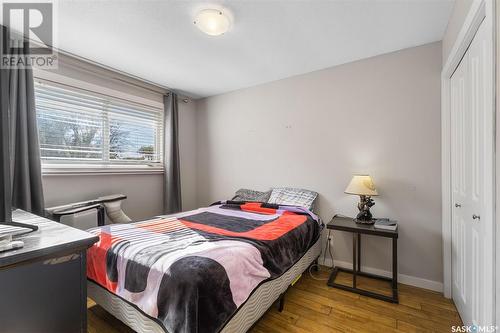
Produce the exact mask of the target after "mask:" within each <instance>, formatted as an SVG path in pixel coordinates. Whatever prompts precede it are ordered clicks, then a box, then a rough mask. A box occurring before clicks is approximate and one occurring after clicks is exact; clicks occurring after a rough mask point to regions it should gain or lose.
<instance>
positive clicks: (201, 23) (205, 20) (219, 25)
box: [194, 9, 231, 36]
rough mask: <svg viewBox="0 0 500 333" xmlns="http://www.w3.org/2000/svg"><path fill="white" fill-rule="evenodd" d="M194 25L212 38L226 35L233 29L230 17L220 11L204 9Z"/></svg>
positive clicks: (197, 16)
mask: <svg viewBox="0 0 500 333" xmlns="http://www.w3.org/2000/svg"><path fill="white" fill-rule="evenodd" d="M194 24H195V25H196V26H197V27H198V29H200V30H201V31H203V32H204V33H206V34H207V35H210V36H219V35H222V34H224V33H225V32H227V31H228V30H229V28H230V27H231V20H230V18H229V16H228V15H227V14H226V13H224V12H223V11H222V10H219V9H203V10H201V11H200V12H199V13H198V15H196V18H195V20H194Z"/></svg>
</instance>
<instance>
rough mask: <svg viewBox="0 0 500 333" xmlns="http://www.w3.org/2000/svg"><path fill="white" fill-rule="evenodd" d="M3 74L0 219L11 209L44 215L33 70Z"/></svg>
mask: <svg viewBox="0 0 500 333" xmlns="http://www.w3.org/2000/svg"><path fill="white" fill-rule="evenodd" d="M19 50H20V52H19V54H23V49H19ZM24 50H25V51H24V54H27V53H28V52H27V50H28V47H27V44H25V47H24ZM0 73H1V74H0V75H1V77H0V82H1V101H0V104H1V111H2V117H1V119H2V126H1V128H2V133H1V140H2V142H1V148H2V160H1V161H0V164H1V166H0V171H1V172H2V174H1V176H2V190H1V197H0V201H1V203H0V205H1V209H2V210H1V211H0V213H1V214H2V215H0V219H1V220H7V221H10V215H11V207H14V208H20V209H23V210H26V211H29V212H32V213H34V214H37V215H44V199H43V189H42V172H41V164H40V146H39V142H38V130H37V121H36V111H35V91H34V81H33V71H32V70H31V69H30V68H22V67H18V68H9V69H2V70H1V71H0Z"/></svg>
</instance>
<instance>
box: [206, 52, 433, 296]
mask: <svg viewBox="0 0 500 333" xmlns="http://www.w3.org/2000/svg"><path fill="white" fill-rule="evenodd" d="M440 71H441V43H433V44H428V45H424V46H420V47H416V48H411V49H406V50H402V51H398V52H394V53H390V54H386V55H382V56H378V57H374V58H370V59H365V60H361V61H357V62H353V63H350V64H346V65H342V66H337V67H333V68H330V69H326V70H321V71H317V72H313V73H309V74H305V75H300V76H296V77H292V78H288V79H284V80H280V81H276V82H272V83H268V84H263V85H260V86H256V87H253V88H248V89H244V90H239V91H236V92H232V93H227V94H223V95H220V96H215V97H210V98H207V99H203V100H200V101H198V103H197V105H198V106H197V126H198V127H197V131H198V133H197V135H198V136H197V149H198V150H197V152H198V154H197V165H198V185H197V188H198V204H199V205H206V204H209V203H211V202H212V201H215V200H219V199H224V198H229V197H231V195H232V193H234V191H235V190H237V189H238V188H241V187H247V188H255V189H261V190H265V189H267V188H269V187H271V186H280V185H286V186H296V187H303V188H308V189H311V190H315V191H317V192H319V193H320V198H319V214H320V216H321V217H322V218H323V219H324V220H325V221H328V220H329V219H330V218H331V217H332V216H333V214H335V213H341V214H346V215H350V216H353V215H354V214H355V213H356V207H355V205H356V202H357V200H358V199H357V198H356V197H353V196H349V195H346V194H344V193H343V190H344V189H345V187H346V185H347V183H348V182H349V180H350V178H351V175H352V173H355V172H365V173H369V174H371V175H372V176H373V178H374V180H375V183H376V185H377V188H378V189H379V192H380V197H378V198H376V205H375V207H374V208H373V213H374V214H375V215H376V216H387V217H391V218H394V219H397V220H399V223H400V242H399V265H400V266H399V272H400V273H401V274H404V275H408V276H410V277H416V278H418V279H424V280H431V281H433V282H431V285H432V286H433V287H436V286H437V285H440V283H441V282H442V266H443V265H442V245H441V187H440V184H441V176H440V169H441V159H440V142H441V141H440V140H441V139H440V135H441V134H440ZM389 244H390V243H389V241H387V240H380V239H374V238H371V237H366V240H365V241H364V243H363V247H364V249H363V264H364V265H367V266H369V267H372V268H375V269H382V270H390V246H389ZM351 250H352V245H351V237H350V235H349V234H341V233H336V235H335V237H334V256H335V259H337V260H342V261H348V262H350V261H351ZM424 280H422V281H424ZM424 282H425V281H424Z"/></svg>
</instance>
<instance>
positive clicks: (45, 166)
mask: <svg viewBox="0 0 500 333" xmlns="http://www.w3.org/2000/svg"><path fill="white" fill-rule="evenodd" d="M34 80H35V81H37V82H41V83H45V84H48V85H54V86H59V87H61V88H65V89H76V90H77V91H78V90H79V91H84V92H85V93H89V94H94V95H97V96H99V97H107V98H110V99H114V100H118V101H120V100H121V101H124V102H129V103H134V104H142V105H145V106H147V107H150V108H155V109H158V112H159V113H160V116H161V117H162V118H163V117H164V104H163V103H160V102H158V101H154V100H151V99H147V98H142V97H139V96H136V95H133V94H128V93H125V92H122V91H117V90H114V89H110V88H107V87H103V86H99V85H95V84H92V83H89V82H86V81H80V80H76V79H73V78H69V77H65V76H62V75H60V74H56V73H49V72H46V71H41V70H39V71H36V72H34ZM141 89H144V88H141ZM35 103H36V101H35ZM163 121H164V120H163ZM162 124H163V122H161V123H160V124H159V127H160V128H159V129H158V130H159V135H158V137H157V141H158V142H157V149H159V150H158V151H159V152H160V162H150V163H147V162H146V163H137V162H127V161H111V162H108V163H103V161H105V159H103V161H95V162H88V161H81V162H77V161H64V160H57V159H52V160H50V159H42V160H41V166H42V175H43V176H63V175H90V174H96V175H100V174H102V175H109V174H120V175H124V174H163V173H164V170H165V169H164V165H163V162H162V160H163V141H164V135H165V133H164V129H163V128H161V127H163V125H162ZM103 151H104V152H105V149H104V150H103ZM108 158H109V157H108ZM108 161H109V160H108Z"/></svg>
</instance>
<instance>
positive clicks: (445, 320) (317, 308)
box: [87, 268, 462, 333]
mask: <svg viewBox="0 0 500 333" xmlns="http://www.w3.org/2000/svg"><path fill="white" fill-rule="evenodd" d="M313 273H314V272H313ZM314 276H315V277H316V278H319V279H323V280H321V281H319V280H315V279H313V278H312V277H311V276H309V274H306V273H305V274H304V275H303V277H302V278H301V279H300V280H299V281H298V282H297V283H296V284H295V285H294V286H293V287H292V288H290V289H289V290H288V292H287V295H286V303H285V309H284V311H283V312H281V313H280V312H278V310H277V306H273V307H272V308H271V309H270V310H269V311H268V312H267V313H266V314H265V315H264V316H263V317H262V319H261V320H259V322H258V323H257V324H256V325H255V326H254V327H253V329H252V330H251V331H250V332H251V333H304V332H315V333H323V332H342V333H344V332H376V333H382V332H384V333H385V332H426V333H428V332H450V331H451V326H452V325H462V321H461V320H460V317H459V315H458V313H457V310H456V308H455V305H454V304H453V302H452V301H451V300H448V299H446V298H444V297H443V296H442V295H441V294H440V293H437V292H433V291H429V290H425V289H420V288H416V287H411V286H407V285H404V284H399V291H400V293H399V297H400V304H391V303H387V302H384V301H379V300H376V299H372V298H368V297H365V296H360V295H357V294H353V293H350V292H346V291H343V290H339V289H334V288H330V287H328V286H327V285H326V280H325V279H326V278H327V276H328V272H327V270H326V268H325V269H324V270H322V271H321V272H318V273H314ZM336 281H337V282H339V283H345V284H349V283H350V282H351V279H350V276H349V275H348V274H345V273H340V274H339V276H338V277H337V280H336ZM358 286H359V287H360V288H365V289H368V290H372V291H377V292H383V293H387V294H388V295H389V293H390V289H389V285H388V283H386V282H383V281H377V280H371V279H366V278H359V277H358ZM87 306H88V332H89V333H117V332H120V333H131V332H133V331H132V330H131V329H129V328H128V327H127V326H125V325H124V324H122V323H121V322H120V321H118V320H117V319H115V318H114V317H113V316H111V315H110V314H109V313H107V312H106V311H105V310H103V309H102V308H101V307H100V306H98V305H96V304H95V303H94V302H93V301H92V300H90V299H89V301H88V304H87Z"/></svg>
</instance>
